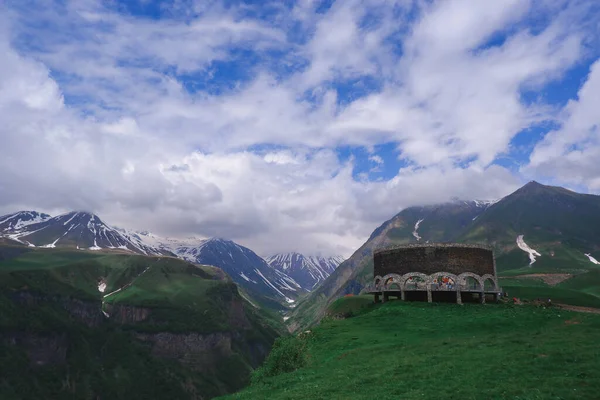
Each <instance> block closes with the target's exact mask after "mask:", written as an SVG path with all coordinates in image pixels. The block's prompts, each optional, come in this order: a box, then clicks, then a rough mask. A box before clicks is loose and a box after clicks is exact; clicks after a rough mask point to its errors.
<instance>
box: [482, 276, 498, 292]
mask: <svg viewBox="0 0 600 400" xmlns="http://www.w3.org/2000/svg"><path fill="white" fill-rule="evenodd" d="M483 284H484V290H485V291H486V292H493V291H494V290H496V283H495V282H494V280H493V279H492V278H487V279H486V280H485V281H484V282H483Z"/></svg>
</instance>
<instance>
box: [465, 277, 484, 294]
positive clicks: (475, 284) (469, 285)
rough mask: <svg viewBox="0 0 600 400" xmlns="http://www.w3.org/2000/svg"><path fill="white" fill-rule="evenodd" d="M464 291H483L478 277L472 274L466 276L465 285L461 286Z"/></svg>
mask: <svg viewBox="0 0 600 400" xmlns="http://www.w3.org/2000/svg"><path fill="white" fill-rule="evenodd" d="M461 289H462V290H463V291H476V292H479V291H481V284H480V283H479V281H478V280H477V279H475V278H474V277H472V276H466V277H465V281H464V286H463V287H462V288H461Z"/></svg>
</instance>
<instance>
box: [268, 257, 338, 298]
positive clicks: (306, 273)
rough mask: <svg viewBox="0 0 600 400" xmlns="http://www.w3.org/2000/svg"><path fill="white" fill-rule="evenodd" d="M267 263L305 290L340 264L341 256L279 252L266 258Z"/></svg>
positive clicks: (309, 289) (318, 282)
mask: <svg viewBox="0 0 600 400" xmlns="http://www.w3.org/2000/svg"><path fill="white" fill-rule="evenodd" d="M266 261H267V263H269V265H270V266H271V267H273V268H275V269H277V270H278V271H281V272H283V273H285V274H287V275H288V276H290V277H291V278H293V279H294V280H295V281H296V282H298V283H299V284H300V285H301V286H302V288H304V289H305V290H307V291H311V290H313V289H314V288H315V287H316V286H317V285H319V284H320V283H321V282H323V281H325V279H327V277H328V276H329V275H331V273H332V272H333V271H335V269H336V268H337V267H338V265H340V263H341V262H342V261H344V258H343V257H342V256H333V257H322V256H305V255H303V254H300V253H295V252H292V253H280V254H275V255H272V256H270V257H267V258H266Z"/></svg>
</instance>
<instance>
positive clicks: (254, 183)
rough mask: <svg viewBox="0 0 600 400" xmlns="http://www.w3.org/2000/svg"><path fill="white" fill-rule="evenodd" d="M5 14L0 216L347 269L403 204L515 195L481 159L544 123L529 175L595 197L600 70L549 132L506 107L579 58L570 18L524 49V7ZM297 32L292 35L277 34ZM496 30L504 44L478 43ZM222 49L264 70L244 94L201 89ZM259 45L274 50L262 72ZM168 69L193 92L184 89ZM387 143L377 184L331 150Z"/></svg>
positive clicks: (574, 21) (345, 5)
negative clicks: (215, 240) (113, 228)
mask: <svg viewBox="0 0 600 400" xmlns="http://www.w3.org/2000/svg"><path fill="white" fill-rule="evenodd" d="M60 3H61V4H62V3H63V2H60ZM492 3H493V4H492ZM19 4H20V3H14V4H11V8H6V9H0V13H3V14H5V16H4V18H0V25H1V26H4V28H3V29H0V53H2V54H3V58H2V60H0V120H2V121H3V123H2V124H1V125H0V138H1V139H2V146H0V170H2V174H0V211H6V212H8V211H13V210H14V209H16V208H38V209H41V210H47V211H53V210H55V211H62V210H65V209H89V210H92V211H95V212H98V213H100V214H101V216H102V217H103V218H104V219H105V220H106V221H107V222H109V223H114V224H119V225H123V226H127V227H131V228H139V229H150V230H154V231H156V232H157V233H160V234H169V235H190V234H197V235H200V236H213V235H216V236H223V237H229V238H231V239H234V240H238V241H240V242H241V243H243V244H246V245H249V246H250V247H252V248H253V249H256V250H257V251H259V252H261V253H262V254H263V255H266V254H268V253H271V252H277V251H289V250H300V251H306V252H310V253H315V252H323V253H328V252H342V253H344V254H345V255H348V254H349V253H350V252H351V251H352V250H354V249H355V248H357V247H358V246H359V245H360V244H362V242H363V241H364V240H365V239H366V237H367V236H368V235H369V233H370V232H371V231H372V229H374V228H375V227H376V226H378V225H379V224H380V223H381V222H383V221H384V220H386V219H388V218H389V217H391V216H392V215H393V214H394V213H396V212H398V211H400V209H401V208H403V207H406V206H410V205H416V204H422V203H432V202H438V201H444V200H449V199H450V198H452V197H454V196H458V197H463V198H496V197H500V196H503V195H506V194H507V193H508V192H510V191H511V190H513V189H515V188H516V187H517V186H518V183H519V179H518V177H516V176H514V175H513V174H511V173H510V172H509V171H508V170H506V169H504V168H501V167H499V166H495V165H490V164H491V163H492V161H493V160H494V159H495V158H496V157H498V156H499V155H500V154H502V153H503V152H506V151H507V150H508V147H509V143H510V141H511V139H512V138H513V137H514V136H515V135H516V134H517V133H518V132H519V131H521V130H522V129H523V128H526V127H528V126H531V125H532V124H534V123H537V122H539V121H541V120H562V121H563V127H562V128H561V130H559V131H557V132H554V133H551V134H549V135H548V136H547V137H546V139H545V140H544V142H543V143H542V144H540V145H539V146H538V148H537V149H536V151H535V152H534V154H533V155H532V161H531V168H534V169H533V170H531V171H533V172H531V173H533V174H538V173H539V171H540V170H539V169H540V168H541V169H545V170H547V171H550V170H551V171H555V172H552V174H553V175H555V176H558V177H565V176H568V175H569V174H571V175H573V174H581V179H580V181H581V182H582V183H585V184H587V185H589V187H595V188H597V187H600V186H599V185H600V182H598V179H597V178H596V177H597V176H598V175H599V174H598V172H600V171H598V170H597V167H596V164H597V163H596V164H593V161H594V160H596V159H597V158H598V150H597V149H598V147H597V146H596V147H594V146H592V145H593V144H594V145H595V143H596V142H597V131H596V130H594V128H593V127H594V126H595V125H597V124H598V121H597V119H596V117H595V114H594V113H593V112H592V111H593V110H594V105H595V104H597V103H598V101H596V100H597V99H595V97H594V96H596V95H595V94H594V93H597V92H598V91H599V90H598V88H597V87H596V86H598V85H597V84H596V83H597V82H596V81H597V80H598V77H597V75H598V73H597V72H595V71H597V70H598V67H595V68H594V72H592V73H591V74H590V77H589V80H588V82H587V84H586V86H584V88H582V90H581V92H580V95H579V100H578V101H574V102H571V103H570V104H569V105H568V106H567V108H566V110H565V112H566V116H565V117H564V118H563V117H561V116H560V115H559V114H557V112H556V110H555V109H554V108H552V107H548V106H547V105H544V104H537V103H536V104H533V105H531V104H530V105H527V104H524V103H523V102H522V101H521V98H520V94H521V90H522V89H523V88H528V89H532V90H538V89H539V88H540V87H543V86H544V84H545V83H547V82H549V81H550V80H552V79H556V78H557V77H560V76H561V74H563V73H564V72H565V71H566V70H567V69H568V68H569V67H571V66H573V65H574V64H575V63H576V62H577V61H578V60H579V59H580V58H581V56H582V51H583V50H582V49H583V44H582V43H583V41H584V40H585V34H584V31H583V28H580V24H579V19H578V18H580V15H581V14H582V13H584V11H585V10H584V9H580V8H577V7H576V6H577V4H575V5H574V6H569V7H563V8H560V10H558V11H555V12H553V14H552V18H551V23H550V24H549V25H548V26H547V27H545V28H543V29H541V30H540V31H539V32H536V33H535V34H534V33H532V32H531V31H530V30H529V29H528V27H527V24H526V23H524V22H523V21H524V18H526V16H527V15H529V13H535V12H536V11H539V9H538V8H535V7H539V5H537V3H536V2H522V1H507V2H480V1H448V2H433V3H432V4H430V5H429V3H427V5H424V4H425V3H423V4H422V3H421V2H415V3H413V2H411V1H398V2H386V1H378V0H377V1H376V0H373V1H372V2H370V3H369V4H363V3H362V2H355V1H348V2H336V3H335V4H334V5H333V6H332V7H331V9H330V10H328V11H327V12H326V13H323V14H319V15H317V14H315V12H314V10H315V6H316V4H315V3H314V2H310V1H304V2H300V3H299V4H298V5H296V6H295V7H294V8H293V10H291V12H289V13H288V11H286V9H284V8H282V10H283V11H281V13H283V14H281V15H278V16H277V17H276V18H273V19H271V20H270V22H273V21H275V22H274V23H270V22H269V21H263V20H260V19H253V18H249V17H247V16H245V14H244V13H243V10H242V9H241V7H239V8H236V7H232V8H226V7H224V6H222V5H219V3H218V2H211V3H210V4H209V5H206V4H208V3H205V4H204V3H202V2H200V3H198V4H200V5H202V4H204V5H203V7H201V8H197V9H193V8H190V6H187V5H185V4H183V3H182V4H181V5H180V7H177V8H176V9H173V10H171V13H172V14H171V15H172V16H173V17H172V18H170V19H163V20H151V19H143V18H139V17H135V16H131V15H124V14H119V13H117V12H116V11H115V10H111V9H108V8H106V7H105V5H103V3H102V2H99V1H95V0H86V1H67V2H64V4H65V5H64V7H63V6H58V5H57V4H58V3H57V2H54V1H51V0H46V1H44V2H41V3H40V7H39V8H36V9H35V12H33V13H31V12H29V11H28V10H30V8H29V7H27V5H24V6H23V5H19ZM198 4H196V5H198ZM369 6H370V7H369ZM417 6H419V7H422V8H421V9H420V11H419V12H417V13H416V14H417V16H418V18H417V20H416V21H410V20H409V17H408V15H409V10H410V9H411V7H417ZM9 21H10V24H9ZM365 21H367V22H368V23H367V22H365ZM42 22H44V23H45V24H44V23H42ZM295 24H299V25H300V27H301V28H300V29H301V30H302V32H304V33H305V34H306V35H307V36H306V37H305V38H304V39H306V40H292V39H290V38H289V37H288V34H289V32H287V31H286V29H288V28H289V27H290V26H295ZM44 26H46V27H49V28H44ZM508 28H511V29H512V30H510V29H508ZM586 29H587V28H586ZM499 33H504V34H507V35H508V36H507V39H506V40H505V41H504V42H502V43H498V44H496V45H494V46H492V47H485V46H484V47H482V44H484V43H486V42H487V41H488V40H490V38H492V37H493V36H494V35H496V34H499ZM28 35H30V36H33V37H36V38H38V40H37V41H36V42H35V43H31V42H28V39H27V37H28ZM232 48H238V49H244V50H245V51H252V52H254V53H255V54H256V55H257V57H258V58H260V59H261V61H259V62H257V63H255V64H252V65H249V66H247V68H246V69H244V71H243V72H244V73H247V76H246V77H245V78H244V79H241V78H240V79H239V80H237V79H234V82H227V84H224V85H223V86H222V87H219V90H217V91H213V90H210V88H209V89H206V88H203V87H202V86H201V84H202V83H203V82H204V83H206V82H205V81H210V79H209V78H206V77H207V76H209V75H210V74H211V73H213V72H215V71H216V70H213V69H214V68H215V67H214V65H213V63H214V62H215V61H221V62H223V61H225V62H228V61H236V60H237V61H238V62H239V63H243V61H244V60H243V59H238V58H236V57H237V56H236V55H234V53H233V52H232V51H231V50H232ZM270 50H277V51H280V52H283V53H284V54H283V55H282V56H281V58H279V59H277V60H272V59H271V57H272V56H271V55H270V54H269V51H270ZM272 64H277V65H276V66H275V67H274V66H273V65H272ZM280 64H281V65H280ZM282 65H284V66H286V67H290V70H291V71H293V72H291V73H290V74H289V75H286V74H281V73H279V72H277V71H278V70H277V68H279V67H281V66H282ZM236 66H239V65H236ZM241 69H243V68H241ZM180 74H187V76H188V77H189V76H192V77H198V76H201V77H203V78H202V79H204V81H203V80H202V79H197V80H198V81H200V83H198V82H196V83H197V84H198V85H200V86H199V87H196V88H195V89H194V90H190V88H189V84H190V82H191V80H192V79H191V78H189V79H187V78H184V77H182V76H181V75H180ZM365 77H369V78H370V79H373V80H375V81H376V82H377V85H375V86H374V87H372V88H367V89H368V90H366V92H365V95H361V96H359V97H358V98H357V99H351V100H350V101H347V102H340V99H341V97H342V96H343V95H342V94H341V91H338V90H337V89H338V87H337V86H336V84H335V83H332V82H336V81H339V82H346V81H347V80H348V79H355V78H365ZM194 79H195V78H194ZM196 89H197V90H196ZM596 97H597V96H596ZM557 115H558V116H557ZM561 118H562V119H561ZM595 141H596V142H595ZM389 142H392V143H395V145H397V146H398V149H399V151H400V154H399V157H400V158H403V159H404V160H405V161H406V162H407V164H406V165H408V166H405V167H403V168H401V169H400V168H399V171H398V173H397V174H396V176H395V177H394V178H392V179H390V180H388V181H377V182H373V181H369V180H368V179H367V178H368V174H367V175H365V176H364V179H355V178H353V174H352V170H353V162H354V161H353V160H350V161H348V162H342V161H340V159H339V158H338V156H337V154H336V148H337V146H340V145H357V146H365V147H367V148H368V149H373V148H374V146H375V145H379V144H383V143H389ZM573 145H576V146H579V148H577V149H572V146H573ZM257 148H258V149H267V150H256V149H257ZM368 157H369V160H371V162H372V163H375V164H376V166H375V168H392V167H393V165H394V163H393V162H392V161H391V160H390V161H388V159H387V158H386V162H385V163H384V162H383V159H382V158H381V156H380V155H378V154H376V153H372V152H371V153H369V156H368ZM556 160H558V161H560V162H562V163H563V164H561V163H560V162H556ZM550 164H552V165H554V166H556V169H555V170H552V169H547V165H550ZM582 166H585V168H583V167H582ZM535 168H538V170H536V169H535ZM548 168H549V167H548ZM371 172H373V171H371ZM528 173H529V172H528ZM40 194H43V195H40Z"/></svg>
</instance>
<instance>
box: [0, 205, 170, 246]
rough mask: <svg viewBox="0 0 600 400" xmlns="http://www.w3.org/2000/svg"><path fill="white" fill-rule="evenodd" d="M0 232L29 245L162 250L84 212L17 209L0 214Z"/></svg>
mask: <svg viewBox="0 0 600 400" xmlns="http://www.w3.org/2000/svg"><path fill="white" fill-rule="evenodd" d="M0 221H2V225H1V226H0V235H1V236H5V237H8V238H10V239H12V240H16V241H18V242H21V243H23V244H27V245H29V246H32V247H46V248H53V247H72V248H77V249H81V250H103V249H121V250H129V251H132V252H135V253H140V254H151V255H159V254H165V252H164V251H162V250H160V249H158V248H156V247H153V246H149V245H146V244H144V243H140V242H135V241H132V240H130V239H129V238H127V237H126V236H125V235H123V234H121V232H119V231H118V230H117V229H115V228H112V227H110V226H108V225H106V224H105V223H104V222H102V220H101V219H100V218H99V217H98V216H96V215H94V214H91V213H88V212H69V213H66V214H62V215H58V216H56V217H52V218H51V217H50V216H49V215H46V214H40V213H37V212H35V211H20V212H18V213H15V214H11V215H7V216H4V217H0Z"/></svg>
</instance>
